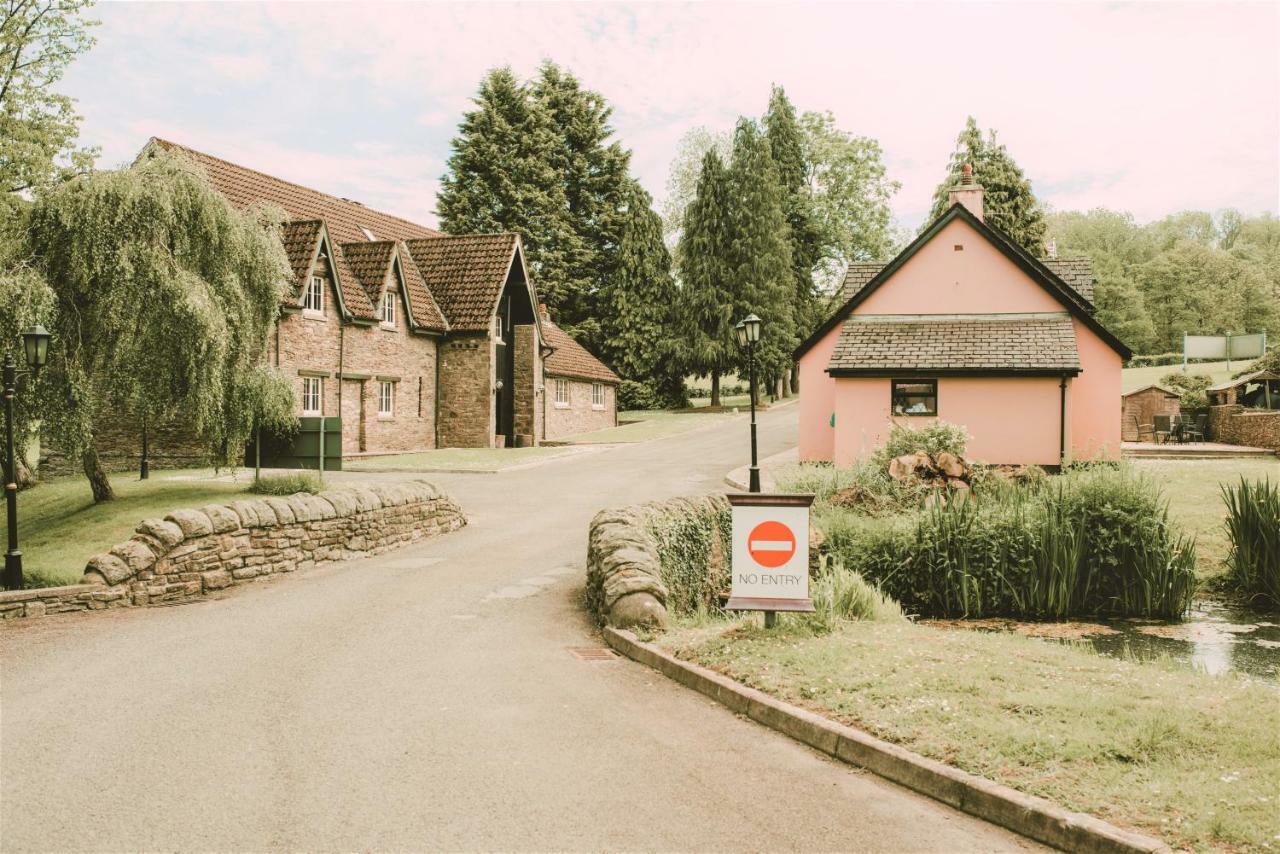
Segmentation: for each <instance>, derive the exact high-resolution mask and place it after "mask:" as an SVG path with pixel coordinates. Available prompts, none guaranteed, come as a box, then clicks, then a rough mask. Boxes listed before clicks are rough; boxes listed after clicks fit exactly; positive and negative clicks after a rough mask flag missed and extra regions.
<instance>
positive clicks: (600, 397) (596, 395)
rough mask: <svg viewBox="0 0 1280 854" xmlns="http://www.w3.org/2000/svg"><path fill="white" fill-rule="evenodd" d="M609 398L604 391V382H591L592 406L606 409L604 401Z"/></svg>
mask: <svg viewBox="0 0 1280 854" xmlns="http://www.w3.org/2000/svg"><path fill="white" fill-rule="evenodd" d="M607 399H608V398H607V397H606V396H605V393H604V383H592V384H591V408H592V409H597V410H598V409H604V402H605V401H606V400H607Z"/></svg>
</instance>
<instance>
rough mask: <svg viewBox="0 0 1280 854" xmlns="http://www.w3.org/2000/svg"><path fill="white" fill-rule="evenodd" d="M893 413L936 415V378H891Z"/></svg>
mask: <svg viewBox="0 0 1280 854" xmlns="http://www.w3.org/2000/svg"><path fill="white" fill-rule="evenodd" d="M892 386H893V392H892V401H893V414H894V415H937V414H938V381H937V380H893V381H892Z"/></svg>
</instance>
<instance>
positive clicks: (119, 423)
mask: <svg viewBox="0 0 1280 854" xmlns="http://www.w3.org/2000/svg"><path fill="white" fill-rule="evenodd" d="M141 423H142V422H141V419H139V418H135V417H133V416H131V415H129V414H128V413H124V412H120V411H112V412H106V413H103V414H102V416H101V417H99V418H98V420H97V421H96V423H95V426H94V429H95V431H96V435H97V438H98V443H97V444H98V448H99V457H98V458H99V460H100V461H101V462H102V467H103V469H104V470H106V471H108V472H120V471H138V468H139V466H140V464H141V461H142V426H141ZM147 459H148V460H149V465H150V467H151V468H154V469H161V468H194V467H198V466H202V465H204V464H205V463H206V462H207V461H208V457H207V454H206V452H205V448H204V446H203V445H202V444H200V443H199V442H197V441H196V440H195V438H194V437H193V436H192V434H191V431H190V430H189V429H188V427H187V422H186V419H184V418H175V419H173V420H171V421H169V422H167V423H165V424H160V425H156V426H153V427H149V428H148V429H147ZM39 467H40V476H41V477H42V478H50V477H60V476H63V475H80V474H83V473H84V468H83V467H82V466H81V465H80V458H79V457H68V456H67V455H66V454H65V453H63V451H62V450H61V449H60V448H59V447H58V446H57V443H55V442H53V441H52V440H51V439H50V438H49V437H48V436H44V437H42V440H41V443H40V461H39Z"/></svg>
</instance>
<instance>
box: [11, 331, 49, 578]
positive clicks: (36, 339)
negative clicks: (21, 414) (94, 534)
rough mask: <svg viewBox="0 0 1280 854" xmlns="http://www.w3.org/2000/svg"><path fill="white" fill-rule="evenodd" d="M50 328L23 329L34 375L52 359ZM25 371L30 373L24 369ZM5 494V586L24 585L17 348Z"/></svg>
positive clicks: (30, 367)
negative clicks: (16, 445)
mask: <svg viewBox="0 0 1280 854" xmlns="http://www.w3.org/2000/svg"><path fill="white" fill-rule="evenodd" d="M49 337H50V336H49V332H48V330H47V329H45V328H44V327H43V326H40V325H39V324H37V325H35V326H33V327H31V328H30V329H28V330H26V331H25V332H23V333H22V351H23V356H25V358H26V363H27V367H28V368H29V372H30V373H31V375H32V376H33V377H34V376H35V375H36V374H38V373H39V372H40V369H41V368H43V367H44V366H45V365H46V364H47V363H48V361H49ZM23 373H27V372H26V371H24V372H23ZM2 378H3V381H4V427H5V450H6V454H5V460H4V464H5V465H4V498H5V505H6V506H5V510H6V513H7V516H6V522H7V525H6V527H7V529H8V532H9V549H8V551H6V552H5V553H4V577H3V579H2V580H3V582H4V587H5V588H6V589H8V590H21V589H22V552H21V551H19V550H18V460H17V454H16V452H15V451H14V447H13V445H14V443H13V399H14V397H16V396H17V393H18V365H17V363H16V362H15V361H14V360H13V352H12V351H9V352H6V353H5V354H4V365H3V377H2Z"/></svg>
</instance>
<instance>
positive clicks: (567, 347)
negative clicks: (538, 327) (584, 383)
mask: <svg viewBox="0 0 1280 854" xmlns="http://www.w3.org/2000/svg"><path fill="white" fill-rule="evenodd" d="M542 335H543V338H544V340H545V341H546V343H547V345H548V346H550V347H554V348H555V352H553V353H552V354H551V355H550V356H548V357H547V358H546V359H545V360H544V361H543V365H544V367H545V369H546V372H547V374H548V375H550V376H553V377H574V378H577V379H585V380H596V381H598V382H605V383H620V382H622V380H621V379H619V378H618V375H617V374H615V373H614V372H613V371H611V370H609V368H608V367H606V366H605V364H604V362H601V361H600V360H599V359H597V358H596V357H595V356H593V355H591V354H590V353H588V352H587V350H586V348H584V347H583V346H582V345H581V344H579V343H578V342H577V341H574V340H573V338H572V336H570V335H569V333H568V332H565V331H564V330H563V329H561V328H560V327H559V326H556V325H555V324H554V323H552V322H551V321H550V320H547V318H546V316H545V315H544V316H543V318H542Z"/></svg>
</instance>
